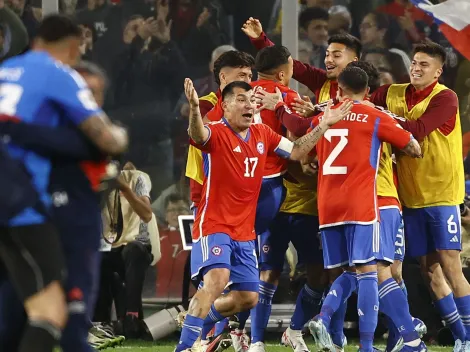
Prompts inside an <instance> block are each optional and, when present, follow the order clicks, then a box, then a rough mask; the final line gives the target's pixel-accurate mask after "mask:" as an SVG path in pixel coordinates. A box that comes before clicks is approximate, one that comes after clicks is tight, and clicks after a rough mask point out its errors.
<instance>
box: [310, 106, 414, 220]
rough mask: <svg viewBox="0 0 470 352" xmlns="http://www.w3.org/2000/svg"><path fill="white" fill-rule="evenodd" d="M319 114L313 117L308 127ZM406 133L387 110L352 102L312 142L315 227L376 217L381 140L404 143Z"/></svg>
mask: <svg viewBox="0 0 470 352" xmlns="http://www.w3.org/2000/svg"><path fill="white" fill-rule="evenodd" d="M322 117H323V114H320V115H319V116H318V117H316V118H315V119H314V120H313V121H312V127H314V126H315V125H317V124H318V122H319V121H320V120H321V119H322ZM411 138H413V136H412V135H411V133H409V132H407V131H405V130H403V129H402V128H401V127H400V125H398V124H397V122H396V121H395V120H394V119H393V118H392V117H391V116H390V115H388V114H387V113H385V112H382V111H379V110H377V109H375V108H373V107H370V106H367V105H363V104H361V103H358V102H355V103H354V105H353V108H352V110H351V112H350V113H349V114H348V116H346V117H345V118H344V120H342V121H340V122H338V123H336V124H335V125H334V126H333V127H331V128H330V129H329V130H327V131H326V132H325V134H324V135H323V137H322V138H321V139H320V140H319V141H318V144H317V145H316V151H317V155H318V164H319V170H318V213H319V220H320V228H325V227H330V226H338V225H345V224H359V225H368V224H372V223H374V222H376V221H378V220H379V212H378V205H377V191H376V178H377V169H378V166H379V161H380V155H381V148H382V142H388V143H390V144H392V145H393V146H395V147H397V148H398V149H403V148H404V147H405V146H406V145H407V144H408V143H409V142H410V140H411Z"/></svg>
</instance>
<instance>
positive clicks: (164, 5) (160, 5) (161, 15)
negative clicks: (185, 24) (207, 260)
mask: <svg viewBox="0 0 470 352" xmlns="http://www.w3.org/2000/svg"><path fill="white" fill-rule="evenodd" d="M155 10H156V12H157V19H161V20H164V21H166V19H167V17H168V13H169V12H170V5H169V4H168V0H157V7H156V9H155Z"/></svg>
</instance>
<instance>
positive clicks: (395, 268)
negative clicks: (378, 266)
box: [391, 260, 403, 282]
mask: <svg viewBox="0 0 470 352" xmlns="http://www.w3.org/2000/svg"><path fill="white" fill-rule="evenodd" d="M391 269H392V277H393V279H394V280H395V281H396V282H402V281H403V274H402V263H401V262H400V261H397V260H396V261H395V262H394V263H393V264H392V266H391Z"/></svg>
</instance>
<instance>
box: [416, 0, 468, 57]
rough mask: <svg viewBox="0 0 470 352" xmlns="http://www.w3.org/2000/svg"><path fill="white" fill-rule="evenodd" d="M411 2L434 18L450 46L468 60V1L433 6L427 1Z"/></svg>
mask: <svg viewBox="0 0 470 352" xmlns="http://www.w3.org/2000/svg"><path fill="white" fill-rule="evenodd" d="M411 2H412V3H413V4H414V5H415V6H417V7H418V8H420V9H421V10H423V11H424V12H426V13H427V14H428V15H430V16H432V17H433V18H434V21H435V22H436V23H437V24H438V25H439V30H440V31H441V33H442V34H444V35H445V36H446V38H447V40H448V41H449V42H450V44H451V45H452V46H453V47H454V48H455V49H457V50H458V51H459V52H460V53H461V54H462V55H463V56H465V57H466V58H467V59H468V60H470V1H469V0H447V1H445V2H443V3H440V4H437V5H433V4H431V2H430V1H428V0H411Z"/></svg>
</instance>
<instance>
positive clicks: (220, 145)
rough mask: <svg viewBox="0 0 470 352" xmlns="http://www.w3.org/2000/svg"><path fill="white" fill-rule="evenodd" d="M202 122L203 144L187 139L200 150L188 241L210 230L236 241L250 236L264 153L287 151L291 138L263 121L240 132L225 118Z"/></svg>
mask: <svg viewBox="0 0 470 352" xmlns="http://www.w3.org/2000/svg"><path fill="white" fill-rule="evenodd" d="M205 128H207V129H208V130H209V138H208V139H207V141H206V142H205V143H204V144H203V145H199V144H197V143H195V142H194V141H192V140H191V144H192V145H194V146H195V147H196V148H198V149H201V151H202V152H203V163H204V173H205V177H204V183H203V190H202V197H201V202H200V203H199V207H198V213H197V215H196V219H195V222H194V231H193V241H194V242H197V241H198V240H199V239H200V237H201V236H208V235H211V234H214V233H226V234H227V235H229V236H230V237H231V238H232V239H233V240H236V241H251V240H254V239H255V238H256V234H255V231H254V224H255V215H256V206H257V202H258V196H259V191H260V188H261V182H262V178H263V173H264V168H265V164H266V159H267V157H268V156H269V155H272V154H273V153H275V154H277V155H278V156H280V157H282V158H288V157H290V154H291V152H292V149H293V143H292V142H291V141H289V140H288V139H287V138H285V137H282V136H281V135H279V134H277V133H275V132H274V131H273V130H272V129H271V128H270V127H268V126H266V125H264V124H252V125H251V126H250V127H249V129H248V133H247V135H246V137H245V138H242V137H241V136H240V135H239V134H238V133H236V132H235V131H234V130H233V129H232V128H231V127H230V125H229V123H228V121H227V120H226V119H225V118H224V119H222V120H221V121H218V122H213V123H209V124H208V125H206V126H205Z"/></svg>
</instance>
